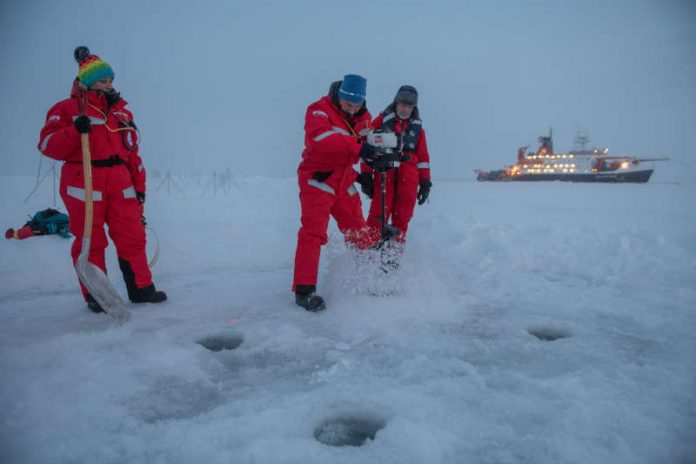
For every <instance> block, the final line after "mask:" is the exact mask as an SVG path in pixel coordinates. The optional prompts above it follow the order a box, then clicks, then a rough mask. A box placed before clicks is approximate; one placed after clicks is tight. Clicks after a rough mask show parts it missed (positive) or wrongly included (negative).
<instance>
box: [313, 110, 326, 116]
mask: <svg viewBox="0 0 696 464" xmlns="http://www.w3.org/2000/svg"><path fill="white" fill-rule="evenodd" d="M312 116H319V117H320V118H328V117H329V115H328V114H326V113H325V112H323V111H321V110H314V111H312Z"/></svg>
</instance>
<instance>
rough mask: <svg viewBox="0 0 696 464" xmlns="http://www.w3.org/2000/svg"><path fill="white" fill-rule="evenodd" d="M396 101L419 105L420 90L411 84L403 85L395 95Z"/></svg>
mask: <svg viewBox="0 0 696 464" xmlns="http://www.w3.org/2000/svg"><path fill="white" fill-rule="evenodd" d="M394 101H395V102H396V103H405V104H407V105H413V106H416V105H418V91H417V90H416V88H415V87H413V86H411V85H402V86H401V87H399V90H398V92H396V97H394Z"/></svg>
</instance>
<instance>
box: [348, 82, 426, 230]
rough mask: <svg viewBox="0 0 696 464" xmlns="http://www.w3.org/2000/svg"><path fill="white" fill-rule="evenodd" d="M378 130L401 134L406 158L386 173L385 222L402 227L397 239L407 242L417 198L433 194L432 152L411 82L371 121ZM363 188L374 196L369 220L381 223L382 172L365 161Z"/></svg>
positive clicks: (375, 224)
mask: <svg viewBox="0 0 696 464" xmlns="http://www.w3.org/2000/svg"><path fill="white" fill-rule="evenodd" d="M372 125H373V127H374V129H375V130H377V129H383V130H388V131H390V132H395V133H396V134H398V135H400V136H401V137H402V142H403V154H404V157H403V161H402V162H401V163H400V165H399V167H398V168H394V169H390V170H388V171H387V173H386V185H387V190H386V195H385V202H384V204H385V218H384V220H385V222H388V221H389V219H390V218H391V224H392V226H394V227H396V228H397V229H398V230H399V235H398V236H397V237H396V240H397V241H399V242H402V243H403V242H404V241H405V239H406V231H407V230H408V223H409V222H410V221H411V218H412V217H413V210H414V208H415V206H416V201H417V202H418V204H419V205H422V204H423V203H425V202H426V201H427V200H428V196H429V195H430V187H432V182H431V181H430V154H429V153H428V144H427V142H426V139H425V130H424V129H423V127H422V121H421V119H420V117H419V113H418V92H417V90H416V89H415V88H414V87H412V86H410V85H404V86H401V87H400V88H399V90H398V92H397V93H396V97H395V98H394V101H393V102H392V103H391V104H390V105H389V106H387V108H386V109H385V110H384V111H383V112H382V113H380V114H379V115H378V116H377V117H376V118H375V120H374V121H373V122H372ZM360 171H361V173H360V183H361V185H362V191H363V193H365V194H366V195H367V196H368V197H369V198H371V199H372V203H371V204H370V212H369V215H368V219H367V223H368V224H369V225H370V227H373V228H377V229H379V228H380V226H381V223H380V222H381V221H380V217H381V211H382V198H381V195H380V192H381V188H382V187H381V182H380V175H379V173H377V172H373V170H372V169H371V168H370V167H369V165H368V164H366V163H361V164H360Z"/></svg>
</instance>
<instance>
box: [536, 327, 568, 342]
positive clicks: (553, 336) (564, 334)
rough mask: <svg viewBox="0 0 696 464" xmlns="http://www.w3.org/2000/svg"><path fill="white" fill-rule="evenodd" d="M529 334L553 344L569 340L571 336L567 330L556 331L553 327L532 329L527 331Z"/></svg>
mask: <svg viewBox="0 0 696 464" xmlns="http://www.w3.org/2000/svg"><path fill="white" fill-rule="evenodd" d="M527 332H529V334H530V335H534V336H535V337H536V338H538V339H539V340H541V341H544V342H552V341H555V340H559V339H561V338H568V337H570V335H571V334H570V332H568V331H567V330H563V329H556V328H553V327H530V328H528V329H527Z"/></svg>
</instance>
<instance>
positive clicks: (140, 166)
mask: <svg viewBox="0 0 696 464" xmlns="http://www.w3.org/2000/svg"><path fill="white" fill-rule="evenodd" d="M143 169H145V168H144V167H143V165H142V163H141V164H139V165H138V172H143Z"/></svg>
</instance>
